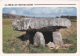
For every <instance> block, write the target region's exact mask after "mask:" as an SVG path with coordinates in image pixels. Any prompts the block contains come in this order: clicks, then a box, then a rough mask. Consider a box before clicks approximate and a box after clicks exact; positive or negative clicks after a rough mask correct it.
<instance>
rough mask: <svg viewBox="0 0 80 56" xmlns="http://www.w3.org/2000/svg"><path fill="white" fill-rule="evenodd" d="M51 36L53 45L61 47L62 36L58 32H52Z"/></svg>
mask: <svg viewBox="0 0 80 56" xmlns="http://www.w3.org/2000/svg"><path fill="white" fill-rule="evenodd" d="M52 35H53V42H54V43H55V44H59V45H63V41H62V36H61V33H60V32H59V30H57V31H55V32H52Z"/></svg>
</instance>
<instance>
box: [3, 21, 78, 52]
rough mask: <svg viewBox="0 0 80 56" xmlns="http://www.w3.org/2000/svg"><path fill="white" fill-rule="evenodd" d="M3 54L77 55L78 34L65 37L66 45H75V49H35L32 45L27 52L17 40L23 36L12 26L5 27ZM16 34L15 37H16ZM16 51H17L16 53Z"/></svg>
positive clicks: (40, 47)
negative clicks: (10, 41)
mask: <svg viewBox="0 0 80 56" xmlns="http://www.w3.org/2000/svg"><path fill="white" fill-rule="evenodd" d="M3 22H11V20H10V21H9V20H8V21H7V20H3ZM2 28H3V53H76V52H77V34H72V35H65V36H64V37H63V42H64V43H71V44H74V46H73V47H70V48H69V49H52V50H51V49H49V48H47V47H42V46H39V47H34V46H33V45H32V44H29V45H28V46H26V48H27V50H26V51H24V50H25V49H24V48H23V49H21V47H22V46H21V43H19V42H20V40H18V39H16V38H17V37H19V36H21V34H16V33H20V31H14V30H13V28H12V25H11V24H9V25H8V24H7V25H3V27H2ZM14 34H15V35H14ZM11 39H14V41H13V42H12V43H11V44H8V41H9V40H11ZM14 49H15V51H14Z"/></svg>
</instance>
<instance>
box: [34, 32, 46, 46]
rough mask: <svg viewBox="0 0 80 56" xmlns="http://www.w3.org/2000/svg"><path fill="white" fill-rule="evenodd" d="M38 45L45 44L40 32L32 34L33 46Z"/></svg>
mask: <svg viewBox="0 0 80 56" xmlns="http://www.w3.org/2000/svg"><path fill="white" fill-rule="evenodd" d="M39 45H42V46H45V39H44V36H43V34H42V33H41V32H36V34H35V36H34V46H39Z"/></svg>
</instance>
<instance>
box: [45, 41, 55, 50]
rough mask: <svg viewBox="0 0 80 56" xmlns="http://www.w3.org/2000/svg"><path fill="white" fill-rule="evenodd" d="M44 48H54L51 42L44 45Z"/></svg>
mask: <svg viewBox="0 0 80 56" xmlns="http://www.w3.org/2000/svg"><path fill="white" fill-rule="evenodd" d="M46 47H48V48H50V49H53V48H54V47H55V45H54V43H53V42H49V43H48V44H46Z"/></svg>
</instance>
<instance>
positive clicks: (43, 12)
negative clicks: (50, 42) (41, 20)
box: [3, 7, 77, 17]
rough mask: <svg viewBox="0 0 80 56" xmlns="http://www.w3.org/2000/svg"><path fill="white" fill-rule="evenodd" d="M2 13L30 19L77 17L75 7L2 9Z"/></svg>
mask: <svg viewBox="0 0 80 56" xmlns="http://www.w3.org/2000/svg"><path fill="white" fill-rule="evenodd" d="M3 13H8V14H17V15H24V16H32V17H57V16H58V17H60V16H62V15H65V16H66V15H69V16H77V9H76V7H4V8H3Z"/></svg>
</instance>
